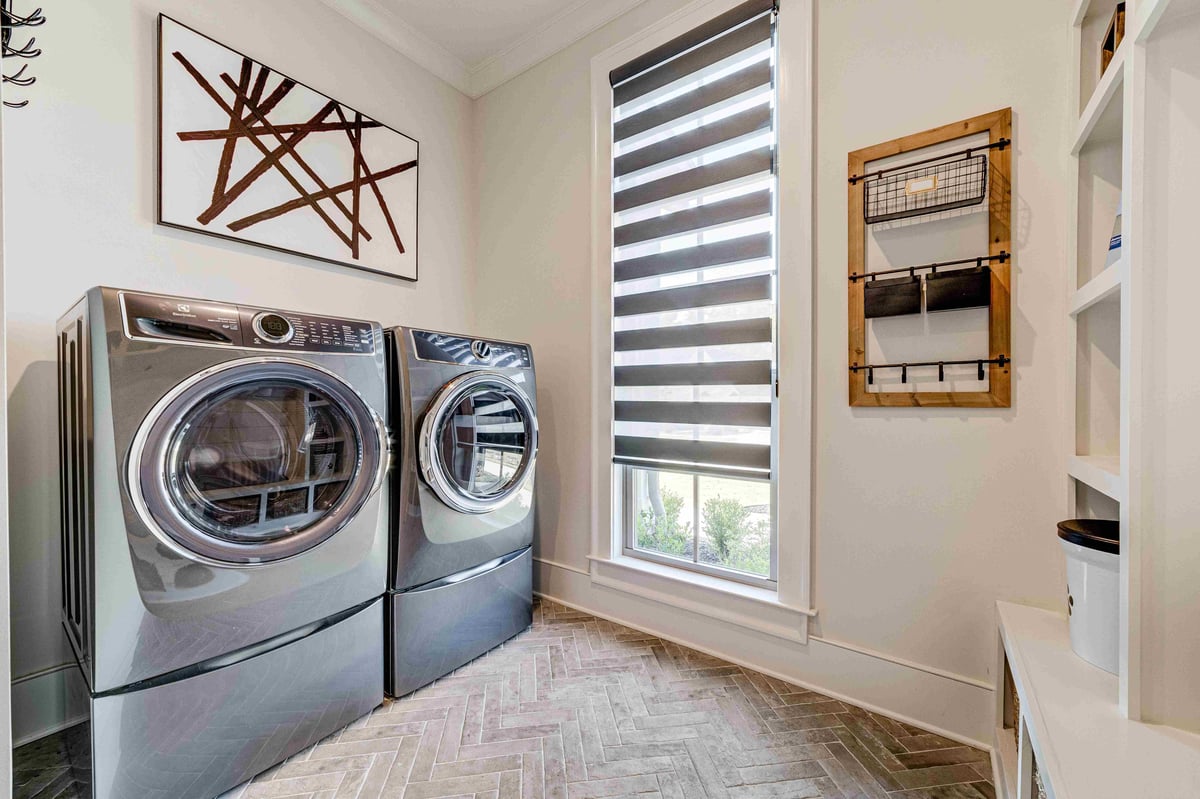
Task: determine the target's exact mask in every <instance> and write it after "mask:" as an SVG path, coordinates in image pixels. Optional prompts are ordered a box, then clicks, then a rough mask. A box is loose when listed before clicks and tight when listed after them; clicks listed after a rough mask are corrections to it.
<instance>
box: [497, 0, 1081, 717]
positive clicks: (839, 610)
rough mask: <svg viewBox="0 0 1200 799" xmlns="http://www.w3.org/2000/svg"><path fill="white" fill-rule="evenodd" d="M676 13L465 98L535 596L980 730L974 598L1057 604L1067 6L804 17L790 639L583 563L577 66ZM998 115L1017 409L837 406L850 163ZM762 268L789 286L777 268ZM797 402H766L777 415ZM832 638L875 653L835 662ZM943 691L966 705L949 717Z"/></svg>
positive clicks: (984, 654)
mask: <svg viewBox="0 0 1200 799" xmlns="http://www.w3.org/2000/svg"><path fill="white" fill-rule="evenodd" d="M788 4H789V0H782V6H783V9H782V12H781V13H782V14H783V15H786V14H787V13H788ZM683 5H684V3H683V2H679V1H678V0H649V2H647V3H645V4H643V5H642V6H639V7H638V8H637V9H635V10H634V11H632V12H630V13H628V14H626V15H625V16H623V17H621V18H619V19H617V20H615V21H614V22H612V23H610V24H609V25H607V26H605V27H604V28H602V29H600V30H599V31H597V32H595V33H593V34H592V35H590V36H588V37H587V38H585V39H583V40H581V41H580V42H578V43H576V44H575V45H573V46H572V47H570V48H568V49H566V50H564V51H563V52H561V53H558V54H557V55H555V56H554V57H552V58H551V59H549V60H547V61H545V62H543V63H541V64H539V65H538V66H536V67H534V68H533V69H531V70H529V71H528V72H526V73H524V74H523V75H521V76H519V77H518V78H516V79H514V80H513V81H511V82H509V83H507V84H505V85H504V86H501V87H499V88H498V89H496V90H494V91H492V92H491V93H490V94H488V95H485V96H484V97H482V98H480V100H479V101H478V106H477V120H476V125H477V127H476V137H477V140H476V147H477V158H478V163H479V188H480V206H479V240H478V246H477V251H478V259H479V260H478V267H477V269H478V278H477V279H478V289H479V298H480V301H479V304H478V316H479V328H480V329H481V330H486V331H488V332H489V333H491V334H495V335H498V336H504V337H509V338H515V339H521V340H526V341H529V342H531V343H532V344H533V346H534V349H535V355H536V358H537V362H538V369H539V371H538V378H539V397H538V399H539V416H540V419H541V424H542V428H541V432H542V439H541V441H542V443H541V451H540V457H539V480H540V484H539V496H538V501H539V516H538V522H539V529H538V537H537V545H536V554H537V556H538V557H539V558H540V559H542V564H541V565H540V566H539V580H540V588H541V589H542V590H544V591H546V592H547V593H551V594H555V595H558V596H561V597H562V598H565V599H568V600H571V601H574V602H576V603H578V604H583V605H585V606H587V607H588V608H589V609H591V610H594V611H597V612H600V613H607V614H609V615H612V616H616V617H617V618H621V619H626V620H630V621H635V622H639V621H640V622H641V623H643V624H644V625H645V626H650V627H652V628H653V629H655V630H658V631H660V632H663V633H665V634H668V635H673V636H674V637H677V638H683V639H685V640H688V641H691V642H693V643H696V644H698V645H701V646H703V647H705V648H707V649H710V650H715V651H718V652H720V653H722V654H726V655H737V656H740V658H741V659H742V660H749V661H751V662H753V663H756V664H758V665H760V666H762V667H764V668H770V669H772V670H775V671H776V672H779V673H783V674H784V675H785V676H790V677H792V678H793V679H801V680H803V679H807V680H808V681H809V682H815V683H817V684H819V685H824V686H826V687H828V688H830V689H831V690H835V691H840V692H842V693H849V694H850V695H851V696H855V697H857V698H860V699H863V700H865V701H868V702H871V703H873V704H876V705H878V706H881V707H883V708H885V709H887V710H890V711H892V712H894V713H898V714H902V715H908V716H910V717H914V718H917V719H918V720H921V721H924V722H925V723H928V724H934V725H936V726H940V727H942V728H943V729H946V730H947V731H949V732H952V733H955V734H957V735H959V736H961V737H965V738H973V739H975V740H982V739H984V738H985V736H987V735H988V734H989V728H988V726H987V725H988V722H989V719H988V718H987V717H986V716H987V714H988V713H989V712H990V709H991V704H990V702H991V698H990V695H987V691H986V689H985V688H983V687H982V686H983V685H984V684H989V683H990V682H991V680H992V675H991V674H990V670H991V666H992V663H993V647H994V640H995V633H994V629H993V615H992V613H993V611H992V603H993V602H994V600H996V599H998V598H1001V599H1009V600H1015V601H1020V602H1026V603H1031V604H1036V605H1044V606H1052V607H1056V606H1058V605H1060V604H1061V603H1060V602H1059V600H1060V596H1061V594H1062V592H1063V579H1062V574H1061V570H1062V566H1061V557H1060V556H1059V553H1058V546H1057V543H1056V540H1055V536H1054V522H1055V521H1057V520H1058V516H1059V514H1061V512H1062V508H1063V490H1064V483H1063V478H1062V463H1063V457H1064V453H1063V451H1062V448H1061V443H1060V442H1061V441H1062V439H1063V436H1062V435H1061V434H1060V431H1059V419H1060V417H1061V410H1062V407H1063V404H1062V403H1063V401H1064V398H1063V396H1062V384H1063V380H1062V378H1061V374H1060V371H1061V368H1062V364H1063V363H1065V325H1064V324H1063V322H1062V318H1063V316H1062V313H1063V308H1064V306H1065V297H1064V292H1063V286H1062V280H1061V279H1060V275H1061V268H1062V263H1063V258H1064V251H1065V247H1066V239H1065V233H1064V229H1063V227H1064V211H1065V208H1066V187H1065V185H1064V179H1065V174H1066V170H1065V167H1066V165H1065V159H1063V158H1062V157H1061V153H1062V152H1064V151H1065V149H1066V143H1065V140H1066V136H1067V132H1068V130H1069V124H1070V121H1069V119H1068V117H1069V116H1070V114H1069V111H1070V109H1068V100H1067V96H1066V94H1067V88H1068V86H1069V80H1068V75H1069V73H1068V71H1067V70H1068V66H1069V65H1068V63H1067V61H1068V58H1067V53H1066V51H1067V48H1066V47H1065V46H1064V36H1065V34H1064V31H1066V30H1067V29H1068V28H1067V22H1068V21H1067V15H1068V13H1069V5H1070V4H1069V3H1066V2H1054V3H1047V2H1044V0H1019V2H1012V3H1008V4H1005V7H1004V13H1000V14H997V13H995V12H996V7H995V4H993V3H986V2H983V0H970V2H958V3H946V2H935V0H909V2H904V3H893V2H886V0H857V1H855V2H849V1H848V0H837V1H836V2H834V1H833V0H822V1H821V2H819V3H818V4H817V14H816V16H817V29H816V104H817V108H816V124H817V130H816V142H815V175H816V199H815V208H816V223H815V225H816V226H815V233H816V260H815V264H816V267H815V270H816V285H815V295H814V296H815V302H816V309H815V313H816V352H815V355H814V364H815V371H816V374H815V385H816V388H815V396H814V397H813V402H814V403H815V414H814V450H815V451H814V453H813V457H814V468H815V493H814V504H815V514H814V529H813V536H814V566H813V579H814V596H813V604H814V606H815V607H816V608H817V609H818V610H819V613H820V615H819V616H818V618H817V620H816V623H815V625H814V628H813V630H814V632H815V633H816V634H817V635H818V636H819V638H820V639H824V641H821V640H817V641H816V642H815V643H812V644H810V645H809V647H808V648H807V649H806V648H804V647H800V646H797V645H788V646H783V645H781V644H780V643H779V641H777V640H763V639H757V638H755V637H754V636H747V635H746V634H745V632H744V631H741V630H736V629H733V628H730V627H726V626H724V625H723V624H721V623H718V622H712V621H711V620H710V621H709V622H708V623H707V624H705V625H703V626H701V625H697V624H696V621H697V618H696V617H695V616H689V615H688V614H687V613H684V612H680V611H675V610H672V609H669V608H666V607H665V606H661V605H660V606H653V605H651V604H649V603H647V602H646V601H645V600H639V599H631V598H630V597H629V596H628V595H619V594H616V593H614V592H612V591H605V590H600V589H596V588H593V587H590V586H589V585H588V581H587V578H586V576H584V574H583V572H586V570H587V568H588V561H587V555H588V546H589V524H590V522H589V514H590V508H589V507H588V496H589V486H590V480H591V474H590V462H591V457H590V453H588V452H587V451H586V448H587V447H588V442H589V430H590V428H589V424H590V422H589V420H590V418H591V412H592V408H591V401H592V400H591V396H592V395H591V389H590V386H589V365H590V352H591V349H590V348H591V346H592V341H591V340H590V333H589V327H588V314H589V307H590V298H589V291H590V283H589V276H590V263H589V246H590V227H589V226H590V213H591V208H590V202H589V159H590V156H591V152H590V148H591V138H590V130H589V123H590V114H591V111H590V105H589V103H590V95H589V88H588V87H589V79H590V60H591V58H592V57H593V56H594V55H595V54H597V53H599V52H602V51H603V50H605V49H607V48H609V47H611V46H612V45H614V44H615V43H618V42H620V41H622V40H623V39H625V38H627V37H629V36H631V35H633V34H634V33H636V32H637V31H639V30H641V29H642V28H644V27H645V26H646V25H648V24H650V23H653V22H655V21H657V20H659V19H661V18H662V17H663V16H665V15H667V14H669V13H670V12H672V11H674V10H676V9H678V8H680V7H682V6H683ZM781 24H786V17H785V18H784V21H783V22H782V23H781ZM1004 106H1012V107H1013V110H1014V131H1015V140H1016V151H1015V158H1014V159H1013V162H1014V177H1013V197H1014V207H1013V223H1014V224H1013V226H1014V249H1015V252H1016V259H1015V267H1014V279H1013V283H1014V296H1013V319H1012V323H1013V342H1014V353H1013V355H1014V358H1015V380H1014V401H1013V407H1012V408H1011V409H1008V410H988V411H983V410H940V411H939V410H911V409H903V410H884V409H853V410H852V409H850V408H848V407H847V404H846V381H847V378H846V293H845V292H846V277H845V276H846V182H845V180H846V152H847V151H849V150H854V149H858V148H860V147H864V146H867V145H870V144H874V143H876V142H879V141H882V140H886V139H891V138H894V137H897V136H902V135H905V134H908V133H913V132H916V131H919V130H923V129H925V128H928V127H933V126H935V125H939V124H942V123H945V122H950V121H953V120H956V119H960V118H964V117H968V116H973V115H975V114H980V113H984V112H987V111H991V110H994V109H997V108H1002V107H1004ZM782 113H783V114H784V115H787V114H788V109H786V108H785V109H782ZM782 224H783V225H785V226H786V225H787V224H788V221H787V220H786V219H785V220H783V222H782ZM780 270H781V274H783V275H784V276H786V274H787V270H788V264H786V263H784V264H781V265H780ZM782 284H783V286H784V291H786V290H787V289H786V286H787V281H786V280H784V281H783V282H782ZM788 302H789V298H788V297H787V296H784V297H782V298H781V303H782V304H783V306H784V307H786V306H787V305H788ZM784 379H785V380H786V375H785V376H784ZM804 401H806V398H798V399H793V400H790V402H791V403H795V404H793V405H789V403H788V402H785V403H784V406H783V408H782V414H783V417H782V421H781V425H787V423H788V420H789V418H792V416H793V414H795V413H796V408H797V406H798V404H799V403H802V402H804ZM784 490H786V486H784ZM781 534H782V535H784V536H786V535H787V530H783V531H781ZM831 644H832V646H831ZM846 646H849V647H850V649H846V648H845V647H846ZM834 649H836V650H837V652H838V653H845V652H853V651H855V650H868V651H869V652H871V653H873V654H870V655H865V656H864V655H861V654H860V655H857V657H859V660H858V661H855V662H853V663H851V662H850V661H847V660H845V657H846V656H845V655H844V654H836V656H835V654H834ZM864 657H865V658H866V659H867V660H871V661H872V663H873V665H871V666H870V667H867V666H866V665H865V664H866V661H865V660H863V658H864ZM880 663H888V664H891V665H892V666H895V668H896V669H899V670H900V671H892V672H888V671H886V670H885V671H880V670H879V669H878V665H879V664H880ZM901 672H903V674H901ZM910 672H911V673H910ZM914 675H922V676H921V677H920V679H917V678H916V677H915V676H914ZM893 677H895V678H896V680H895V683H894V684H892V685H883V684H881V683H884V682H887V681H888V680H889V679H891V678H893ZM910 678H911V679H910ZM926 678H933V679H932V682H930V680H929V679H926ZM913 680H915V681H913ZM918 684H919V685H918ZM914 690H915V691H916V692H917V695H915V694H914ZM964 691H965V694H964V693H963V692H964ZM931 692H940V693H941V697H940V699H941V700H944V701H939V697H936V696H932V695H931ZM959 696H964V697H965V698H964V699H963V700H962V702H958V704H960V705H963V706H964V707H965V709H964V708H963V707H960V708H958V709H957V710H956V709H955V708H954V707H950V705H954V704H955V702H956V701H957V699H958V697H959Z"/></svg>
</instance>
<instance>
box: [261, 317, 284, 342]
mask: <svg viewBox="0 0 1200 799" xmlns="http://www.w3.org/2000/svg"><path fill="white" fill-rule="evenodd" d="M258 324H259V326H260V327H261V328H262V330H263V332H264V333H266V334H267V335H268V336H275V337H276V338H283V337H284V336H286V335H287V334H288V333H290V332H291V330H292V325H291V322H289V321H288V320H286V319H284V318H283V317H282V316H279V315H278V314H273V313H272V314H267V315H266V316H263V317H261V318H260V319H259V320H258Z"/></svg>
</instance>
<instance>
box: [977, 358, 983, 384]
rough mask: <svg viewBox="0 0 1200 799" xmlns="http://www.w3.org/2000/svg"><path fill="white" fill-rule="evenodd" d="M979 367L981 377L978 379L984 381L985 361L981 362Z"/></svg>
mask: <svg viewBox="0 0 1200 799" xmlns="http://www.w3.org/2000/svg"><path fill="white" fill-rule="evenodd" d="M978 366H979V377H978V379H979V380H982V379H983V361H980V362H979V364H978Z"/></svg>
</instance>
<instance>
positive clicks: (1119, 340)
mask: <svg viewBox="0 0 1200 799" xmlns="http://www.w3.org/2000/svg"><path fill="white" fill-rule="evenodd" d="M1146 1H1148V0H1146ZM1115 9H1116V0H1081V1H1080V2H1077V4H1076V6H1075V13H1074V16H1073V19H1072V22H1073V27H1072V30H1071V34H1072V35H1071V45H1072V52H1073V54H1074V58H1073V63H1074V64H1076V65H1077V68H1076V80H1075V89H1076V92H1075V96H1076V98H1077V103H1078V104H1077V106H1076V107H1077V108H1079V109H1080V110H1079V121H1078V123H1077V124H1076V126H1075V131H1076V133H1075V137H1074V140H1073V141H1072V142H1071V149H1070V158H1071V175H1072V178H1073V180H1074V186H1075V197H1074V202H1073V203H1072V208H1071V216H1070V218H1069V223H1070V224H1072V226H1073V229H1074V230H1075V231H1076V234H1075V235H1074V236H1073V237H1072V238H1071V245H1072V246H1071V247H1070V248H1069V250H1068V260H1067V269H1066V273H1067V282H1068V291H1069V294H1068V315H1067V325H1068V345H1069V347H1070V353H1071V363H1070V368H1069V369H1068V370H1067V374H1068V380H1069V386H1068V396H1070V397H1072V398H1074V401H1073V402H1071V403H1070V405H1069V414H1068V418H1069V421H1070V424H1069V425H1068V429H1069V431H1070V436H1071V442H1070V449H1069V450H1068V451H1069V452H1070V453H1071V455H1070V457H1069V458H1068V460H1067V469H1066V472H1067V477H1068V480H1067V503H1066V504H1067V507H1066V511H1067V512H1066V516H1068V517H1074V516H1081V515H1082V516H1086V515H1108V514H1109V513H1111V512H1112V508H1111V506H1108V507H1105V508H1103V509H1102V510H1100V511H1099V512H1097V510H1096V509H1095V508H1093V507H1091V505H1092V503H1089V502H1088V501H1086V499H1085V498H1086V497H1087V491H1085V490H1081V488H1080V487H1081V486H1086V487H1087V489H1091V490H1092V491H1095V492H1099V493H1100V494H1102V495H1104V496H1105V497H1108V498H1109V499H1111V500H1113V501H1115V502H1116V503H1117V504H1118V508H1119V513H1118V516H1119V520H1120V523H1121V539H1122V540H1121V593H1122V618H1121V655H1120V663H1121V677H1120V678H1119V680H1114V681H1113V687H1114V690H1113V691H1112V695H1111V696H1110V697H1108V701H1109V702H1111V703H1114V704H1117V705H1119V707H1120V709H1121V712H1122V713H1123V714H1125V715H1126V716H1128V717H1130V718H1135V719H1136V718H1138V712H1139V711H1138V702H1137V688H1136V679H1137V675H1138V671H1139V670H1138V665H1139V664H1138V663H1137V656H1136V653H1137V652H1138V651H1139V650H1138V644H1137V633H1136V629H1135V625H1131V624H1130V623H1129V620H1130V619H1132V618H1137V608H1136V607H1134V606H1133V604H1136V601H1137V596H1138V592H1137V590H1136V586H1137V585H1138V584H1139V578H1140V575H1139V574H1138V569H1137V567H1136V566H1137V564H1138V563H1139V562H1140V561H1139V559H1138V557H1137V551H1138V550H1137V547H1138V542H1136V541H1134V540H1133V539H1132V537H1131V535H1130V533H1131V527H1130V524H1129V521H1130V515H1129V509H1130V506H1131V504H1132V503H1133V502H1136V500H1137V498H1136V497H1134V496H1132V494H1131V488H1133V486H1131V481H1130V479H1129V468H1128V467H1129V445H1130V436H1131V434H1132V433H1133V429H1132V425H1131V418H1132V412H1133V408H1132V407H1131V403H1130V399H1131V398H1132V397H1133V396H1134V394H1135V391H1134V375H1135V369H1134V367H1135V364H1134V363H1132V356H1133V347H1132V344H1133V341H1132V338H1133V330H1134V322H1135V321H1136V319H1135V309H1134V308H1133V306H1132V304H1131V302H1130V300H1131V298H1132V297H1133V296H1134V294H1135V292H1136V288H1137V286H1136V281H1137V275H1138V267H1139V264H1138V263H1137V252H1136V248H1135V247H1133V246H1132V243H1133V241H1134V239H1135V235H1134V230H1133V228H1134V225H1135V223H1136V220H1135V219H1134V217H1133V213H1134V212H1135V211H1134V209H1135V208H1136V206H1137V199H1138V198H1137V197H1136V196H1135V195H1136V191H1137V188H1138V186H1139V183H1138V180H1139V179H1138V178H1137V177H1135V176H1133V174H1132V172H1133V169H1134V168H1135V166H1136V164H1135V160H1136V159H1135V158H1134V155H1135V152H1136V151H1135V147H1136V146H1137V143H1138V130H1137V125H1138V124H1139V120H1136V119H1134V118H1133V116H1134V112H1135V111H1136V108H1137V102H1136V100H1137V98H1138V88H1137V80H1138V75H1137V73H1136V68H1135V64H1136V62H1137V60H1138V59H1137V57H1136V56H1135V55H1134V51H1135V50H1136V49H1137V47H1138V46H1139V45H1137V35H1136V30H1134V29H1133V25H1134V23H1135V21H1136V20H1137V16H1136V15H1137V13H1138V7H1137V5H1136V4H1134V3H1132V2H1127V3H1126V15H1125V37H1124V39H1123V40H1122V42H1121V44H1120V46H1119V47H1118V48H1117V50H1116V52H1115V53H1114V54H1113V58H1112V60H1111V61H1110V62H1109V65H1108V67H1107V69H1105V71H1104V72H1103V74H1101V73H1100V63H1099V61H1100V41H1101V39H1102V37H1103V34H1104V30H1105V28H1106V27H1107V25H1108V21H1109V19H1110V18H1111V16H1112V13H1113V11H1115ZM1118 204H1119V206H1120V207H1119V208H1118ZM1118 210H1119V211H1120V213H1121V223H1122V227H1121V240H1122V245H1123V246H1122V248H1121V257H1120V259H1119V260H1118V261H1117V262H1116V263H1114V264H1113V265H1111V266H1108V267H1107V268H1105V267H1104V263H1105V258H1106V256H1107V245H1108V239H1109V237H1110V236H1111V234H1112V220H1113V219H1114V217H1115V215H1116V213H1117V211H1118ZM1105 220H1108V221H1107V224H1105ZM1105 511H1107V512H1105ZM1131 603H1132V604H1131ZM1131 680H1133V681H1134V682H1133V687H1132V689H1131V682H1130V681H1131Z"/></svg>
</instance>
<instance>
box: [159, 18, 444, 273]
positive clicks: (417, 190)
mask: <svg viewBox="0 0 1200 799" xmlns="http://www.w3.org/2000/svg"><path fill="white" fill-rule="evenodd" d="M165 22H171V23H173V24H175V25H178V26H180V27H181V28H184V29H186V30H187V31H190V32H191V33H193V34H195V35H197V36H200V37H202V38H204V39H207V40H208V41H210V42H212V43H213V44H215V45H217V46H219V47H223V48H225V49H226V50H229V51H230V52H232V53H234V54H236V55H238V56H241V57H242V58H244V59H248V60H250V61H251V62H253V63H254V64H255V65H257V66H260V67H267V68H268V69H270V71H271V73H272V74H273V75H274V76H276V77H278V78H282V79H284V80H288V81H292V82H294V83H295V84H296V85H297V86H300V87H303V88H305V89H307V90H309V91H311V92H313V93H315V94H317V95H320V96H321V97H324V98H326V99H327V100H329V101H330V102H333V103H337V104H338V105H339V106H341V107H342V108H344V109H347V110H349V111H351V112H354V113H361V112H359V111H358V110H357V109H355V108H353V107H351V106H349V105H347V104H345V103H342V102H341V101H340V100H336V99H334V98H333V97H331V96H330V95H328V94H326V93H325V92H323V91H320V90H319V89H316V88H313V87H312V86H310V85H309V84H307V83H304V82H303V81H299V80H296V79H295V78H292V77H291V76H290V75H288V74H286V73H284V72H281V71H279V70H276V69H275V68H274V67H269V66H268V65H266V64H264V63H263V62H262V61H260V60H258V59H256V58H254V57H253V56H250V55H247V54H245V53H243V52H242V51H240V50H237V49H236V48H233V47H230V46H229V45H227V44H225V43H223V42H221V41H218V40H217V39H214V38H213V37H211V36H209V35H208V34H206V33H203V32H202V31H198V30H196V29H195V28H193V27H191V26H190V25H187V24H185V23H183V22H180V21H179V20H177V19H175V18H174V17H171V16H169V15H167V14H162V13H160V14H159V15H158V19H157V26H156V27H157V31H156V33H157V42H156V45H157V51H158V53H157V58H158V70H157V72H158V74H157V86H156V92H155V93H156V109H155V111H156V113H155V123H156V131H155V147H156V154H155V157H156V168H155V175H156V180H155V189H156V197H155V205H156V219H155V222H156V223H157V224H159V225H162V226H163V227H169V228H173V229H176V230H186V231H190V232H194V233H200V234H202V235H205V236H212V237H214V238H218V239H224V240H226V241H234V242H238V243H241V244H245V245H248V246H252V247H260V248H263V249H267V250H273V251H275V252H281V253H286V254H288V255H294V256H298V257H301V258H308V259H312V260H315V261H320V262H322V263H328V264H334V265H336V266H344V267H348V268H350V269H356V270H359V271H362V272H367V273H370V274H374V275H381V276H383V277H389V278H393V279H396V280H403V281H405V282H409V283H416V282H417V281H418V280H419V278H420V238H421V233H420V223H421V213H420V198H421V180H420V174H421V170H420V164H421V160H420V159H421V155H420V147H421V143H420V141H419V140H418V139H416V138H414V137H413V136H409V135H408V134H407V133H404V132H403V131H401V130H398V129H397V128H394V127H392V126H390V125H388V124H386V123H383V122H380V121H379V120H377V119H375V118H374V117H371V116H368V115H366V114H363V118H364V120H368V121H370V122H373V123H375V124H376V125H377V126H378V127H380V128H384V129H386V130H388V131H391V132H392V133H395V134H397V135H399V136H403V137H404V138H406V139H408V140H409V141H411V142H412V143H413V144H414V146H415V148H416V158H415V159H414V160H415V162H416V164H415V167H414V169H413V171H414V172H415V176H414V187H413V192H414V195H415V196H414V201H413V208H414V217H415V225H414V231H413V233H414V235H415V237H416V241H417V244H416V249H415V252H414V254H413V275H412V277H409V276H407V275H402V274H397V273H396V272H392V271H388V270H385V269H377V268H372V267H370V266H367V265H365V264H362V263H355V262H353V261H347V260H343V259H338V258H330V257H325V256H322V255H317V254H314V253H311V252H305V251H303V250H297V249H292V248H288V247H282V246H276V245H273V244H268V243H263V242H259V241H254V240H252V239H248V238H244V237H240V236H234V235H229V234H226V233H221V232H218V231H216V230H211V229H208V228H206V227H203V226H201V225H199V224H196V225H187V224H180V223H178V222H173V221H169V220H167V219H165V218H164V214H163V137H164V129H163V99H164V98H163V86H164V60H165V59H164V55H165V53H164V47H163V26H164V23H165Z"/></svg>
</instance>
